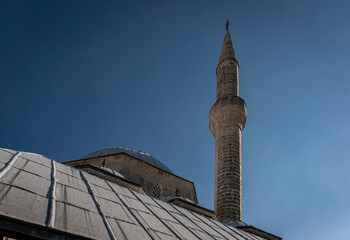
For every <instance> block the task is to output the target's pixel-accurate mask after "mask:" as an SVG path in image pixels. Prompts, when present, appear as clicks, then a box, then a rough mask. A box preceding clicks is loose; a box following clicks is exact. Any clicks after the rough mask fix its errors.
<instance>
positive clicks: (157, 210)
mask: <svg viewBox="0 0 350 240" xmlns="http://www.w3.org/2000/svg"><path fill="white" fill-rule="evenodd" d="M0 222H1V223H6V226H9V227H11V226H12V225H11V224H17V228H16V229H17V231H21V229H24V230H25V229H26V227H27V228H28V226H30V227H31V228H32V229H35V231H34V230H33V231H29V232H30V234H34V235H35V234H38V232H39V230H40V229H41V230H47V231H49V232H50V233H51V234H56V235H57V236H56V235H55V237H53V236H52V235H51V237H50V239H71V238H70V236H75V237H76V238H88V239H101V240H103V239H132V240H138V239H142V240H145V239H146V240H147V239H190V240H192V239H235V240H237V239H239V240H248V239H249V240H250V239H251V240H261V239H264V238H261V237H258V236H255V235H253V234H250V233H247V232H244V231H242V230H239V229H237V228H235V227H232V226H228V225H225V224H222V223H220V222H217V221H214V220H212V219H209V218H206V217H205V216H203V215H200V214H197V213H195V212H191V211H189V210H187V209H184V208H181V207H178V206H175V205H173V204H169V203H166V202H163V201H160V200H157V199H154V198H151V197H149V196H146V195H143V194H140V193H137V192H135V191H132V190H130V189H128V188H124V187H121V186H119V185H118V184H116V183H112V182H109V181H107V180H104V179H102V178H98V177H96V176H94V175H91V174H89V173H87V172H84V171H81V170H79V169H75V168H72V167H69V166H66V165H63V164H61V163H58V162H56V161H54V160H52V159H49V158H47V157H44V156H42V155H38V154H33V153H26V152H16V151H13V150H8V149H1V148H0ZM18 225H20V226H23V228H21V227H18ZM0 228H1V226H0ZM24 230H23V231H24ZM27 234H29V233H28V232H27ZM40 237H44V238H46V239H48V237H45V236H40Z"/></svg>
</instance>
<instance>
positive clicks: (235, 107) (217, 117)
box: [209, 96, 247, 137]
mask: <svg viewBox="0 0 350 240" xmlns="http://www.w3.org/2000/svg"><path fill="white" fill-rule="evenodd" d="M246 121H247V105H246V104H245V102H244V100H243V99H242V98H240V97H238V96H229V97H224V98H221V99H219V100H217V101H216V103H215V104H214V105H213V106H212V108H211V109H210V112H209V129H210V131H211V132H212V133H213V135H214V137H215V136H216V133H217V132H218V131H220V129H225V128H227V127H232V126H238V127H239V128H240V130H243V128H244V127H245V123H246Z"/></svg>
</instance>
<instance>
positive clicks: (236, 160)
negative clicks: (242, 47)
mask: <svg viewBox="0 0 350 240" xmlns="http://www.w3.org/2000/svg"><path fill="white" fill-rule="evenodd" d="M238 67H239V66H238V61H237V59H236V55H235V51H234V49H233V45H232V40H231V36H230V33H229V22H228V20H227V21H226V35H225V38H224V42H223V44H222V49H221V54H220V59H219V64H218V66H217V68H216V77H217V89H216V102H215V103H214V105H213V106H212V108H211V109H210V112H209V129H210V131H211V132H212V133H213V135H214V138H215V195H214V211H215V213H216V215H217V217H218V220H219V221H221V222H228V221H234V220H236V221H242V159H241V134H242V130H243V128H244V126H245V123H246V121H247V106H246V104H245V102H244V100H243V99H242V98H240V97H239V81H238Z"/></svg>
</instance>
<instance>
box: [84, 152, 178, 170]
mask: <svg viewBox="0 0 350 240" xmlns="http://www.w3.org/2000/svg"><path fill="white" fill-rule="evenodd" d="M119 153H125V154H127V155H129V156H130V157H133V158H136V159H138V160H140V161H142V162H145V163H147V164H149V165H152V166H154V167H156V168H159V169H161V170H163V171H165V172H169V173H173V172H172V171H171V170H170V169H169V168H168V167H167V166H165V165H164V164H163V163H162V162H161V161H159V160H158V159H156V158H154V157H152V156H151V155H149V154H148V153H145V152H142V151H138V150H133V149H128V148H122V147H117V148H106V149H103V150H99V151H96V152H93V153H90V154H88V155H86V156H85V157H83V158H81V159H90V158H97V157H105V156H110V155H115V154H119Z"/></svg>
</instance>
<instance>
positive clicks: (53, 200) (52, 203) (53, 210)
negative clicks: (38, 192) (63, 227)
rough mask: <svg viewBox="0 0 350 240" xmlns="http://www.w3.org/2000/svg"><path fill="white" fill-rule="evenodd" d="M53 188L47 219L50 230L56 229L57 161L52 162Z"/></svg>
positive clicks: (51, 188) (49, 192)
mask: <svg viewBox="0 0 350 240" xmlns="http://www.w3.org/2000/svg"><path fill="white" fill-rule="evenodd" d="M51 164H52V167H51V186H50V188H49V191H48V195H49V205H48V210H49V211H48V212H49V214H48V215H47V218H46V226H48V227H49V228H54V227H55V217H56V166H55V161H54V160H51Z"/></svg>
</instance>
